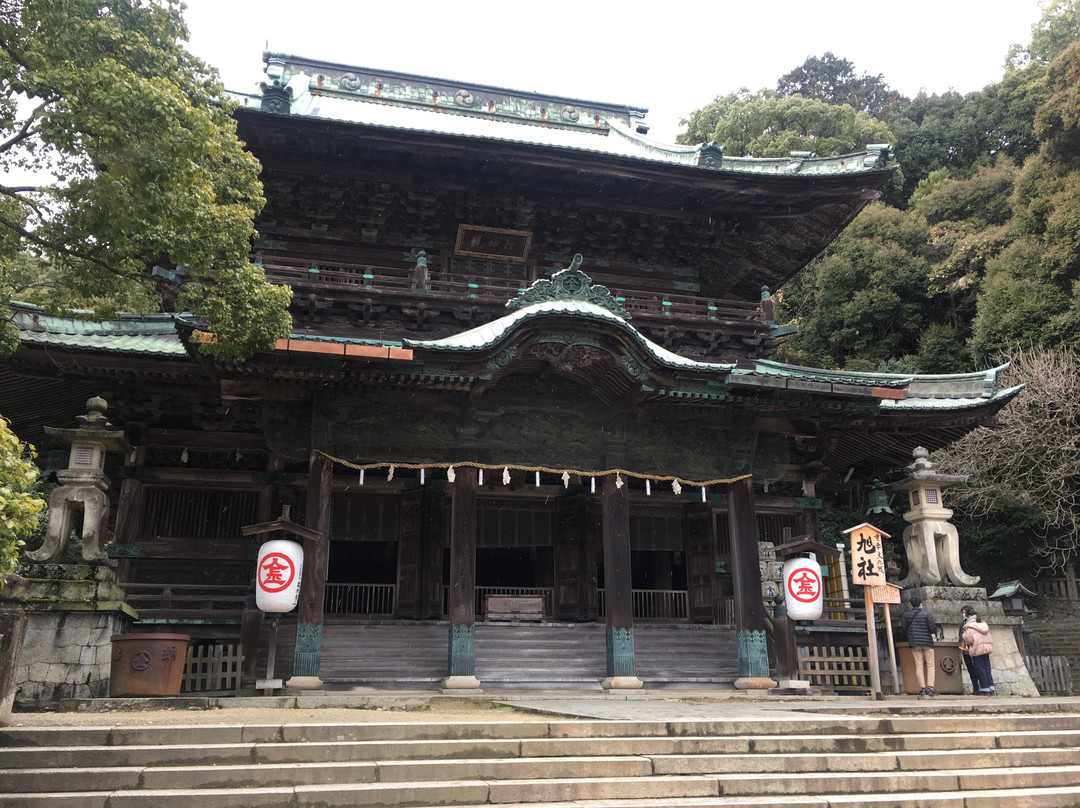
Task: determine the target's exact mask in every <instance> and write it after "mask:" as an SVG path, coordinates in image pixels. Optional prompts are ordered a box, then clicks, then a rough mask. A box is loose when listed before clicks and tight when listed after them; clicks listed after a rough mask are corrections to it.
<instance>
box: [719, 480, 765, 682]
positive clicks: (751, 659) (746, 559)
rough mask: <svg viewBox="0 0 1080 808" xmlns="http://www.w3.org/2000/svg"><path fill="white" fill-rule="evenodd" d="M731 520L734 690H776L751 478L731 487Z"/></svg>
mask: <svg viewBox="0 0 1080 808" xmlns="http://www.w3.org/2000/svg"><path fill="white" fill-rule="evenodd" d="M728 520H729V526H730V532H731V554H732V556H733V561H734V564H733V566H734V570H733V573H734V574H733V576H732V578H733V582H734V588H735V628H736V629H737V631H738V635H739V678H738V679H737V680H736V681H735V687H737V688H738V689H740V690H761V689H767V688H770V687H776V682H774V681H773V680H772V679H771V678H769V651H768V646H767V644H766V640H765V604H764V603H763V602H762V599H761V567H760V565H759V562H758V530H757V515H756V514H755V512H754V481H753V479H752V478H750V477H747V478H745V479H743V480H738V481H736V482H734V483H732V484H731V486H730V487H729V488H728Z"/></svg>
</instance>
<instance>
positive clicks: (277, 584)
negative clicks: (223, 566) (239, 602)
mask: <svg viewBox="0 0 1080 808" xmlns="http://www.w3.org/2000/svg"><path fill="white" fill-rule="evenodd" d="M303 571H304V548H303V547H302V546H301V545H299V544H297V543H296V542H294V541H289V540H288V539H272V540H271V541H268V542H266V543H265V544H263V546H262V547H260V548H259V564H258V566H257V567H256V568H255V582H256V584H255V604H256V605H257V606H258V607H259V609H261V610H262V611H264V612H291V611H292V610H293V609H295V608H296V603H297V601H299V600H300V577H301V574H302V573H303Z"/></svg>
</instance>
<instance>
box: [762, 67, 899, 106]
mask: <svg viewBox="0 0 1080 808" xmlns="http://www.w3.org/2000/svg"><path fill="white" fill-rule="evenodd" d="M776 95H777V97H778V98H784V97H787V96H792V95H800V96H802V97H803V98H816V99H818V100H820V101H824V102H825V103H827V104H847V105H848V106H850V107H853V108H854V109H856V110H861V111H863V112H865V113H867V114H868V115H870V116H872V117H874V118H879V119H882V120H888V118H889V113H890V111H891V110H892V109H894V108H895V107H896V106H897V105H899V103H900V102H901V101H902V100H903V96H901V95H900V94H899V93H898V92H896V91H895V90H893V89H891V88H890V87H889V85H888V84H886V83H885V77H884V76H883V75H881V74H880V73H879V74H878V75H876V76H871V75H870V74H869V73H863V74H862V75H861V76H858V75H856V74H855V65H853V64H852V63H851V62H849V61H848V60H847V59H839V58H837V57H836V56H833V55H832V53H830V52H826V53H825V54H824V55H823V56H821V57H817V56H809V57H807V59H806V61H805V62H803V63H802V64H801V65H800V66H799V67H796V68H795V69H794V70H792V71H791V72H790V73H786V74H784V75H783V76H781V77H780V80H779V81H778V82H777V83H776Z"/></svg>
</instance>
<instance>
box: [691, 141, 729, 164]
mask: <svg viewBox="0 0 1080 808" xmlns="http://www.w3.org/2000/svg"><path fill="white" fill-rule="evenodd" d="M697 148H698V165H699V166H704V167H705V168H720V167H722V166H723V164H724V152H726V151H727V146H721V145H720V144H719V143H718V142H717V141H715V140H713V141H710V142H709V143H702V144H701V145H700V146H698V147H697Z"/></svg>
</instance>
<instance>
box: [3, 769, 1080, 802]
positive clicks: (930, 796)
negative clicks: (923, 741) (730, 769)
mask: <svg viewBox="0 0 1080 808" xmlns="http://www.w3.org/2000/svg"><path fill="white" fill-rule="evenodd" d="M1078 768H1080V767H1070V768H1069V769H1068V770H1062V769H1059V768H1052V767H1051V768H1041V769H1037V770H1031V771H1026V770H1020V771H1018V770H1013V769H998V770H988V771H980V772H976V773H970V774H968V775H963V774H961V773H956V772H952V773H944V772H940V773H934V774H925V773H918V772H916V773H905V774H890V775H877V774H873V773H871V774H861V775H818V776H811V777H806V776H795V775H792V776H790V777H787V778H781V779H779V780H778V779H776V778H761V777H759V776H756V775H741V776H740V775H731V776H726V777H629V778H622V777H604V778H575V779H559V780H543V779H541V780H504V781H483V780H475V781H427V782H422V783H417V782H408V783H341V784H328V785H320V784H295V785H289V786H280V787H267V786H258V787H250V788H227V789H220V788H204V789H182V788H172V789H154V788H143V789H138V790H133V789H120V790H113V791H101V792H67V793H62V794H61V793H55V792H54V793H49V794H4V795H0V808H30V807H31V806H47V805H57V804H62V805H63V806H64V808H118V807H119V806H123V807H124V808H135V807H136V806H139V808H141V807H142V806H146V805H150V804H154V805H158V804H166V803H173V804H177V805H188V804H197V805H199V806H200V808H270V806H282V805H290V804H295V805H320V806H357V805H363V806H434V805H455V806H469V805H472V806H477V805H489V806H490V805H500V806H502V808H511V806H524V805H530V806H533V808H537V806H538V805H549V806H553V805H561V806H567V808H569V806H571V805H572V806H573V807H574V808H583V806H588V805H589V804H590V802H596V803H598V808H599V805H600V804H602V806H603V808H613V806H615V805H625V806H626V808H646V806H650V805H652V806H665V807H666V808H678V807H679V806H687V808H689V807H690V806H695V805H696V806H735V805H755V806H765V805H771V806H777V807H778V808H779V807H780V806H785V808H789V807H791V806H809V805H813V806H817V807H818V808H825V806H828V807H829V808H832V806H845V805H846V806H873V805H882V806H885V805H888V806H905V807H906V806H919V807H920V808H948V807H949V806H957V808H974V807H976V806H977V808H984V807H985V806H991V807H992V806H1001V807H1002V808H1005V806H1008V808H1023V807H1024V806H1032V807H1033V808H1034V807H1035V806H1038V807H1039V808H1043V807H1044V806H1075V805H1076V804H1077V801H1078V800H1080V785H1078V781H1080V770H1078ZM976 779H982V780H983V782H982V785H981V786H975V785H973V784H972V783H971V782H965V780H969V781H973V780H976ZM1035 781H1039V782H1035ZM695 798H696V799H695ZM703 798H707V800H706V799H703ZM1070 800H1071V802H1070Z"/></svg>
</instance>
